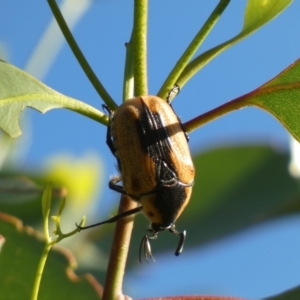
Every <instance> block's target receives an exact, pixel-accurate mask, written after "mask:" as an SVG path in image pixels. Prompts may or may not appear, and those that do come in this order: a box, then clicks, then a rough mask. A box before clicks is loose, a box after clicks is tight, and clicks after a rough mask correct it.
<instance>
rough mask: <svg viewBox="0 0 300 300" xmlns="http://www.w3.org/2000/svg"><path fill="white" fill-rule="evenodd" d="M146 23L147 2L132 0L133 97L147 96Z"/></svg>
mask: <svg viewBox="0 0 300 300" xmlns="http://www.w3.org/2000/svg"><path fill="white" fill-rule="evenodd" d="M147 22H148V0H134V19H133V31H132V37H133V39H132V41H133V44H132V45H133V59H134V62H133V68H134V95H135V96H142V95H147V94H148V84H147Z"/></svg>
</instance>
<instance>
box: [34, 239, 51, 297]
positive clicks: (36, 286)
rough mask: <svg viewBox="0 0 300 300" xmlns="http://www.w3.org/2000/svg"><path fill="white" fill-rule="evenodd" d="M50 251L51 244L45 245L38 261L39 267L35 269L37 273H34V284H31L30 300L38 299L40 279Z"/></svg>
mask: <svg viewBox="0 0 300 300" xmlns="http://www.w3.org/2000/svg"><path fill="white" fill-rule="evenodd" d="M50 249H51V244H47V243H46V244H45V247H44V250H43V253H42V255H41V258H40V261H39V265H38V267H37V271H36V275H35V279H34V283H33V288H32V294H31V300H37V299H38V293H39V290H40V284H41V279H42V275H43V272H44V268H45V264H46V261H47V257H48V254H49V251H50Z"/></svg>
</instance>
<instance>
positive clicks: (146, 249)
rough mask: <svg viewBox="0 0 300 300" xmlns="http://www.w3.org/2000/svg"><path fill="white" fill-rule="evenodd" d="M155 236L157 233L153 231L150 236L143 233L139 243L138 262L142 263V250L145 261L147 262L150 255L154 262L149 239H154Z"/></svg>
mask: <svg viewBox="0 0 300 300" xmlns="http://www.w3.org/2000/svg"><path fill="white" fill-rule="evenodd" d="M156 237H157V233H155V234H154V235H153V236H152V237H149V236H148V235H145V236H144V237H143V238H142V240H141V243H140V249H139V260H140V263H142V251H143V254H144V257H145V260H146V262H147V263H149V261H148V257H151V258H152V260H153V262H155V259H154V256H153V255H152V251H151V244H150V240H153V239H156Z"/></svg>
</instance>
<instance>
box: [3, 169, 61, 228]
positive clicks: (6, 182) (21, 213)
mask: <svg viewBox="0 0 300 300" xmlns="http://www.w3.org/2000/svg"><path fill="white" fill-rule="evenodd" d="M47 181H48V180H47ZM45 185H46V181H45V180H44V179H43V178H41V176H39V177H38V176H37V175H36V178H35V179H34V180H33V178H32V176H31V177H29V176H27V175H25V174H24V171H23V174H22V175H21V174H17V173H16V174H3V173H0V211H2V212H5V213H7V214H13V215H14V216H16V217H18V218H20V219H22V220H23V221H25V222H26V223H27V224H30V225H34V224H37V223H40V222H41V221H42V214H41V197H42V193H43V188H44V186H45ZM65 195H66V189H65V188H63V187H55V188H54V189H53V201H52V202H53V207H54V209H56V207H57V206H58V203H59V202H58V200H60V199H61V198H62V197H64V196H65Z"/></svg>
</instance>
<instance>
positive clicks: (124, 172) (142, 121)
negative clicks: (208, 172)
mask: <svg viewBox="0 0 300 300" xmlns="http://www.w3.org/2000/svg"><path fill="white" fill-rule="evenodd" d="M106 109H107V111H108V112H109V118H110V121H109V126H108V129H107V141H106V142H107V145H108V147H109V148H110V150H111V152H112V153H113V155H114V156H115V157H116V159H117V162H118V167H119V171H120V174H121V175H120V176H117V177H114V178H113V179H111V180H110V182H109V187H110V188H111V189H113V190H115V191H117V192H119V193H122V194H126V195H128V196H130V197H131V198H132V199H133V200H135V201H137V202H139V203H140V206H138V207H137V208H135V209H132V210H129V211H127V212H124V213H121V214H119V215H117V216H115V217H113V218H111V219H109V220H106V221H104V222H100V223H97V224H94V225H91V226H86V227H80V229H86V228H90V227H94V226H97V225H101V224H105V223H112V222H115V221H117V220H118V219H120V218H123V217H126V216H128V215H131V214H135V213H137V212H140V211H143V212H144V214H145V215H146V216H147V217H148V219H149V220H150V221H151V226H150V229H148V231H149V232H151V233H152V236H147V235H145V236H144V237H143V239H142V241H141V245H140V250H139V253H140V260H141V255H142V253H143V254H144V257H145V259H146V260H147V261H148V257H151V258H153V256H152V253H151V246H150V240H152V239H156V238H157V236H158V232H159V231H162V230H169V231H170V232H171V233H174V234H176V235H179V236H180V240H179V243H178V246H177V249H176V251H175V255H179V254H180V253H181V252H182V249H183V244H184V240H185V236H186V232H185V231H183V232H178V231H177V230H176V229H175V221H176V220H177V219H178V217H179V216H180V214H181V213H182V211H183V210H184V208H185V207H186V205H187V204H188V202H189V199H190V196H191V193H192V186H193V182H194V176H195V169H194V165H193V162H192V159H191V155H190V151H189V148H188V145H187V135H186V132H185V131H184V128H183V125H182V123H181V122H180V120H179V118H178V117H177V115H176V114H175V112H174V111H173V109H172V107H171V106H170V105H169V104H168V103H167V102H165V101H164V100H162V99H160V98H158V97H156V96H141V97H137V98H133V99H130V100H127V101H125V102H124V103H123V104H122V105H121V106H120V107H118V108H117V109H116V111H114V112H112V111H111V110H109V109H108V108H106ZM121 181H122V183H123V185H120V184H119V182H121Z"/></svg>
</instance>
